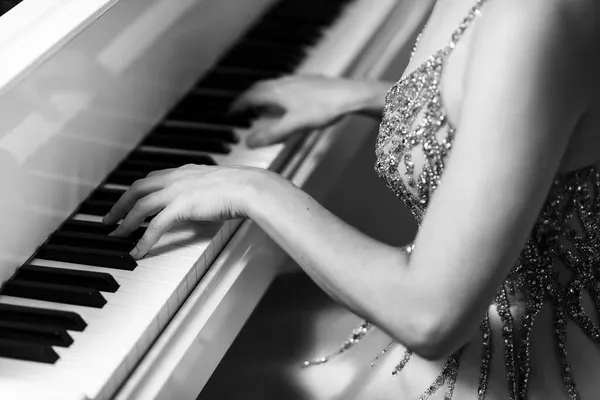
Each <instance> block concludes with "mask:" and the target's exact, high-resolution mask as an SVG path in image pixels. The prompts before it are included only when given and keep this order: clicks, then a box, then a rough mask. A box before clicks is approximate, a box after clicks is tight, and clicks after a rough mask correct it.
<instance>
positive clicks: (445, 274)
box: [247, 2, 585, 358]
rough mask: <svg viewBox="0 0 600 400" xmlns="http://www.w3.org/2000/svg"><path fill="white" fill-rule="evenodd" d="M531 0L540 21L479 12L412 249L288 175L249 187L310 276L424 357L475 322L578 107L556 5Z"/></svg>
mask: <svg viewBox="0 0 600 400" xmlns="http://www.w3.org/2000/svg"><path fill="white" fill-rule="evenodd" d="M537 3H538V4H539V2H537ZM496 4H501V2H499V3H496ZM538 8H540V9H542V10H543V12H547V14H546V15H540V14H539V12H540V11H539V10H536V12H537V13H538V14H537V15H538V17H539V19H538V20H539V21H543V22H541V23H539V24H537V25H535V24H534V25H532V24H531V23H530V21H531V20H530V19H529V16H523V15H521V16H518V15H519V12H522V7H517V8H516V9H511V7H510V4H509V5H508V6H499V7H497V9H495V10H492V8H491V7H490V8H489V9H486V10H487V11H488V13H489V14H495V15H494V17H493V18H492V17H490V18H487V17H486V16H483V17H482V18H481V23H480V27H481V32H480V35H479V37H478V39H477V40H476V41H475V43H474V44H473V54H474V56H473V57H472V60H471V62H470V65H469V73H468V79H467V88H466V94H465V97H464V102H463V108H462V115H461V116H460V120H459V121H458V124H457V131H458V134H457V138H456V140H455V145H454V148H453V152H452V154H451V155H450V156H449V160H448V162H447V167H446V171H445V173H444V176H443V183H442V184H441V185H440V187H439V188H438V190H437V192H436V194H435V196H434V198H433V199H432V201H431V204H430V207H429V210H428V214H427V216H426V218H425V220H424V222H423V225H422V227H421V229H420V231H419V233H418V236H417V238H416V241H415V251H414V253H413V254H412V257H411V258H410V260H409V259H408V258H407V256H406V255H405V254H404V253H402V252H400V251H399V250H397V249H396V248H393V247H391V246H387V245H385V244H382V243H379V242H377V241H375V240H373V239H371V238H369V237H367V236H365V235H363V234H361V233H360V232H357V231H356V230H354V229H353V228H351V227H349V226H348V225H347V224H345V223H344V222H342V221H340V220H339V219H337V218H336V217H335V216H333V215H332V214H331V213H329V212H328V211H326V210H325V209H324V208H323V207H321V206H320V205H319V204H317V203H316V202H315V201H314V200H312V199H311V198H310V197H309V196H308V195H306V194H304V193H302V192H301V191H299V190H298V189H295V188H291V186H290V185H289V184H288V183H286V182H281V181H265V182H264V184H265V186H260V190H256V191H255V192H254V195H253V196H251V197H249V199H251V201H250V202H249V206H248V207H249V208H248V211H247V214H248V216H249V217H250V218H252V219H253V220H254V221H256V222H257V223H258V224H259V225H260V226H261V227H263V229H265V231H266V232H267V233H268V234H269V235H270V236H271V237H272V238H274V240H276V241H277V242H278V243H279V244H280V245H281V246H282V247H283V248H284V249H285V250H286V251H287V252H289V254H290V255H291V256H292V257H293V258H294V259H295V260H296V261H297V262H298V264H299V265H300V266H301V267H302V268H303V269H304V270H305V271H306V272H307V273H308V274H309V275H310V276H311V277H312V278H313V279H314V280H315V282H317V283H318V284H319V285H320V286H321V287H322V288H323V289H324V290H326V291H327V292H328V293H329V294H330V295H331V296H332V297H334V298H335V299H337V300H338V301H340V302H341V303H342V304H345V305H346V306H347V307H349V308H350V309H352V310H353V311H355V312H356V313H358V314H359V315H362V316H363V317H365V318H367V319H369V320H371V321H373V322H374V323H375V324H377V325H378V326H380V327H381V328H383V329H384V330H386V331H387V332H388V333H390V334H391V335H392V336H393V337H395V338H396V339H397V340H398V341H399V342H400V343H402V344H404V345H405V346H407V347H408V348H411V349H413V350H414V351H416V352H417V353H419V354H420V355H421V356H423V357H427V358H438V357H441V356H444V355H446V354H448V353H449V352H451V351H453V350H455V349H456V348H457V347H458V346H460V345H462V344H464V341H465V340H466V339H465V338H467V337H469V336H468V334H469V333H471V332H472V331H473V330H474V329H476V327H477V325H478V322H479V321H480V319H481V318H482V316H483V314H484V312H485V310H486V309H487V307H488V305H489V303H490V301H491V299H492V298H493V296H494V294H495V293H496V290H497V288H498V287H499V286H500V284H501V282H502V280H503V279H504V278H505V276H506V274H507V273H508V271H509V270H510V268H511V267H512V265H513V263H514V261H515V260H516V258H517V256H518V254H519V252H520V250H521V249H522V247H523V245H524V243H525V241H526V239H527V237H528V234H529V232H530V230H531V228H532V226H533V224H534V222H535V220H536V218H537V215H538V213H539V211H540V209H541V207H542V205H543V202H544V200H545V196H546V194H547V192H548V189H549V187H550V185H551V183H552V181H553V178H554V176H555V174H556V171H557V170H558V167H559V164H560V160H561V158H562V156H563V153H564V151H565V149H566V145H567V143H568V139H569V137H570V133H571V132H572V130H573V128H574V126H575V124H576V122H577V120H578V118H579V117H580V116H581V114H582V112H583V109H584V107H585V105H584V104H585V95H584V94H582V93H581V92H580V91H579V88H581V87H585V86H584V85H582V83H583V82H582V81H581V79H583V78H582V74H581V73H580V72H581V71H580V70H579V68H580V67H581V64H579V61H577V60H579V59H578V58H577V57H576V56H575V55H574V54H572V52H571V51H570V50H569V49H570V44H569V39H568V37H569V35H568V34H567V33H566V32H565V30H564V29H561V27H564V24H563V23H562V22H563V21H562V20H561V18H560V12H557V11H556V10H552V9H551V8H550V7H538ZM515 12H516V14H515ZM503 14H504V15H503ZM507 23H510V25H511V26H512V28H513V29H509V30H508V33H506V36H502V37H500V36H498V34H497V32H499V31H502V32H506V31H507V29H506V27H505V26H502V25H506V24H507ZM525 38H526V40H525ZM273 182H276V183H273ZM490 210H494V212H493V213H490ZM483 232H485V234H482V233H483Z"/></svg>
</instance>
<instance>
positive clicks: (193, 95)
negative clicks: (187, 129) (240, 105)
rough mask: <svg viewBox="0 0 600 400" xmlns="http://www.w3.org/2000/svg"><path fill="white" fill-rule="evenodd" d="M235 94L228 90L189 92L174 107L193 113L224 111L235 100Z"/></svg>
mask: <svg viewBox="0 0 600 400" xmlns="http://www.w3.org/2000/svg"><path fill="white" fill-rule="evenodd" d="M236 97H237V95H236V94H235V93H229V92H206V91H204V92H203V91H195V92H190V93H189V94H188V95H187V96H186V97H184V98H183V100H181V101H180V102H179V103H178V104H177V105H176V106H175V109H178V110H182V111H183V110H186V111H188V112H195V113H203V112H205V113H209V114H212V113H226V112H227V110H229V108H230V107H231V105H232V104H233V102H234V101H235V99H236Z"/></svg>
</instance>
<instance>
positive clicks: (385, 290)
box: [247, 178, 418, 344]
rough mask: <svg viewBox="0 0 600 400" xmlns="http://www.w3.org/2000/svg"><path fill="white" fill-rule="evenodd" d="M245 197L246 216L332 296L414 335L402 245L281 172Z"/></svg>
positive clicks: (407, 336)
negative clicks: (359, 225)
mask: <svg viewBox="0 0 600 400" xmlns="http://www.w3.org/2000/svg"><path fill="white" fill-rule="evenodd" d="M247 203H248V207H247V215H248V217H249V218H251V219H252V220H253V221H254V222H256V223H257V224H258V225H259V226H260V227H261V228H262V229H263V230H265V232H266V233H267V234H268V235H269V236H270V237H271V238H272V239H273V240H274V241H275V242H277V244H279V245H280V246H281V247H282V248H283V249H284V250H285V251H286V252H287V253H288V254H289V255H290V256H291V257H292V258H293V259H294V260H295V261H296V262H297V263H298V264H299V266H300V267H301V268H302V269H303V270H304V271H305V272H306V273H307V274H308V275H309V276H310V277H311V278H312V279H313V280H314V281H315V282H316V283H317V284H318V285H319V286H320V287H321V288H322V289H323V290H324V291H325V292H327V293H328V294H329V295H330V296H331V297H333V298H334V299H335V300H336V301H338V302H340V303H341V304H343V305H345V306H346V307H347V308H349V309H350V310H352V311H353V312H355V313H356V314H358V315H361V316H362V317H364V318H366V319H369V320H371V321H372V322H374V323H375V324H377V325H378V326H380V327H381V328H383V329H385V330H387V331H388V332H390V333H391V332H393V334H394V335H395V336H396V337H397V338H398V339H399V340H403V342H404V343H405V344H408V343H410V340H411V338H412V337H414V336H416V335H417V334H416V333H415V332H416V331H418V329H416V328H415V327H414V325H412V323H411V322H410V321H408V319H407V318H408V316H409V315H410V313H411V308H412V307H411V304H414V302H413V301H411V300H410V297H411V291H410V290H409V289H410V288H409V286H410V284H409V282H410V280H409V279H407V276H408V274H409V268H408V257H407V255H406V254H405V253H404V252H403V251H401V250H400V249H398V248H395V247H393V246H390V245H387V244H384V243H382V242H379V241H376V240H374V239H372V238H370V237H368V236H367V235H364V234H363V233H361V232H359V231H358V230H356V229H354V228H353V227H351V226H349V225H348V224H346V223H344V222H343V221H341V220H340V219H339V218H337V217H336V216H334V215H333V214H332V213H330V212H329V211H327V210H326V209H325V208H324V207H322V206H321V205H319V204H318V203H317V202H316V201H315V200H314V199H313V198H311V197H310V196H309V195H307V194H306V193H304V192H302V191H301V190H300V189H298V188H296V187H295V186H293V185H292V184H291V183H289V182H287V181H285V180H283V179H282V178H276V179H267V180H265V181H264V182H263V183H261V184H259V185H258V186H256V187H255V189H254V190H253V194H250V195H248V196H247ZM391 303H393V304H394V306H393V307H390V304H391ZM404 322H406V323H405V324H404ZM401 325H402V327H401V328H400V329H399V330H398V329H397V328H399V327H400V326H401Z"/></svg>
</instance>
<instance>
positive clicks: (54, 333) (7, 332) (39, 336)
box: [0, 321, 73, 347]
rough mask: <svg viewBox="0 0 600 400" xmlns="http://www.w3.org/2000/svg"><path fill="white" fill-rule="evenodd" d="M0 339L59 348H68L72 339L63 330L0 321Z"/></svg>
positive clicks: (53, 327) (54, 327) (55, 327)
mask: <svg viewBox="0 0 600 400" xmlns="http://www.w3.org/2000/svg"><path fill="white" fill-rule="evenodd" d="M0 339H8V340H19V341H22V342H31V343H35V344H41V345H44V344H45V345H50V346H60V347H69V346H70V345H71V344H72V343H73V339H72V338H71V336H70V335H69V334H68V333H67V331H66V330H65V329H63V328H60V327H57V326H37V325H35V324H26V323H22V322H10V321H0Z"/></svg>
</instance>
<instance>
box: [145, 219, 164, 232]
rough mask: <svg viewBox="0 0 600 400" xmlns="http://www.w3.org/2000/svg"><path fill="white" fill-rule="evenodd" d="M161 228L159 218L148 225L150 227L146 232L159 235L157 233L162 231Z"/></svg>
mask: <svg viewBox="0 0 600 400" xmlns="http://www.w3.org/2000/svg"><path fill="white" fill-rule="evenodd" d="M160 227H161V222H160V218H159V217H154V218H152V220H151V221H150V222H149V223H148V227H147V228H146V230H147V231H149V232H153V233H157V232H159V231H160Z"/></svg>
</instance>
